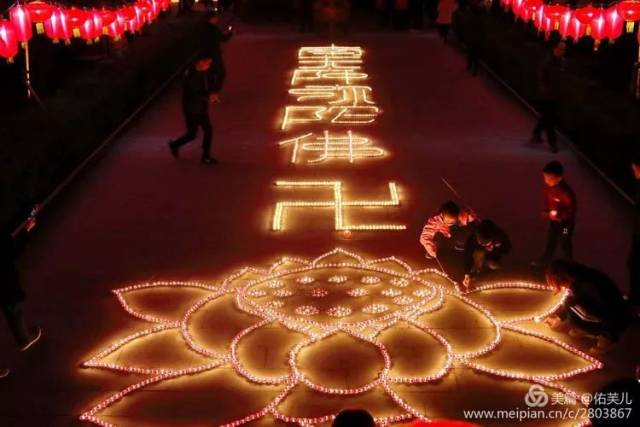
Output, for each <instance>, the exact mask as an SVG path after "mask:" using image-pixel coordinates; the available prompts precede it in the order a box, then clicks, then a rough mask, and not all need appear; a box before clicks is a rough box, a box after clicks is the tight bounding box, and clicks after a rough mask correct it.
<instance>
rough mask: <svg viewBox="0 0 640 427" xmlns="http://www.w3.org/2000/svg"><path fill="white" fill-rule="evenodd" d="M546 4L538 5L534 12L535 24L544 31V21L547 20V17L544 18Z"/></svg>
mask: <svg viewBox="0 0 640 427" xmlns="http://www.w3.org/2000/svg"><path fill="white" fill-rule="evenodd" d="M545 7H546V6H545V5H544V4H542V5H540V6H538V7H537V9H536V11H535V12H534V13H535V15H534V21H533V24H534V25H535V26H536V28H537V29H538V30H540V31H542V29H543V27H544V22H545V18H544V9H545Z"/></svg>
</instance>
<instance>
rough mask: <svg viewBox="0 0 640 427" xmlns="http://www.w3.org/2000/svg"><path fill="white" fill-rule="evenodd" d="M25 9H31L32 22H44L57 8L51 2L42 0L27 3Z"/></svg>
mask: <svg viewBox="0 0 640 427" xmlns="http://www.w3.org/2000/svg"><path fill="white" fill-rule="evenodd" d="M25 9H27V10H28V11H29V17H31V21H32V22H36V23H42V22H44V21H46V20H47V19H49V17H50V16H51V14H52V13H53V11H54V10H55V8H54V7H53V6H51V5H50V4H49V3H45V2H42V1H32V2H31V3H27V4H26V5H25Z"/></svg>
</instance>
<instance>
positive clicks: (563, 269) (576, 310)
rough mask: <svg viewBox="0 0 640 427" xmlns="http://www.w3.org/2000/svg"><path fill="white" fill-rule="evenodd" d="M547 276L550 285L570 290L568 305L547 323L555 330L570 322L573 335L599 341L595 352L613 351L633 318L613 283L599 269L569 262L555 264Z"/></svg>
mask: <svg viewBox="0 0 640 427" xmlns="http://www.w3.org/2000/svg"><path fill="white" fill-rule="evenodd" d="M545 273H546V281H547V284H548V285H549V286H552V287H554V288H555V289H556V290H558V291H561V290H564V289H567V290H568V291H569V297H568V298H567V300H566V301H565V303H564V304H563V305H562V306H561V307H560V309H559V310H558V311H557V312H556V313H555V314H553V315H551V316H549V317H547V318H546V319H545V323H547V324H548V325H549V326H550V327H551V328H553V329H555V328H558V327H559V326H560V325H562V324H564V323H567V324H568V325H569V327H570V328H571V329H570V330H569V334H570V335H571V336H574V337H587V338H593V339H595V340H596V343H595V345H594V346H593V347H591V349H590V350H589V351H590V352H591V353H594V354H600V353H604V352H606V351H607V350H609V348H610V347H611V346H612V344H613V343H615V342H617V341H618V340H619V339H620V335H621V334H622V332H623V331H624V329H625V327H626V325H627V322H628V318H629V311H628V307H627V303H626V301H625V300H624V298H623V297H622V293H621V292H620V290H619V289H618V287H617V286H616V284H615V283H614V282H613V280H612V279H611V278H609V276H607V275H606V274H604V273H602V272H600V271H598V270H595V269H593V268H589V267H586V266H584V265H581V264H578V263H577V262H573V261H567V260H556V261H553V262H552V263H551V264H550V265H549V266H548V267H547V269H546V272H545Z"/></svg>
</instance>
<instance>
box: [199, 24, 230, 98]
mask: <svg viewBox="0 0 640 427" xmlns="http://www.w3.org/2000/svg"><path fill="white" fill-rule="evenodd" d="M219 23H220V16H219V15H218V14H217V13H216V12H209V13H208V14H207V25H206V30H205V34H204V53H205V55H207V56H208V57H209V58H211V59H212V63H211V71H212V72H213V73H214V74H215V75H216V78H217V80H218V91H220V90H222V86H223V85H224V81H225V79H226V78H227V68H226V67H225V65H224V58H223V56H222V43H225V42H227V41H229V39H230V38H231V36H232V35H233V33H232V32H231V30H232V27H231V25H229V26H228V27H227V28H226V29H225V30H221V29H220V26H219Z"/></svg>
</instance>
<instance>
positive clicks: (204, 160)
mask: <svg viewBox="0 0 640 427" xmlns="http://www.w3.org/2000/svg"><path fill="white" fill-rule="evenodd" d="M200 161H201V162H202V164H203V165H215V164H218V161H217V160H216V159H215V158H213V157H203V158H202V160H200Z"/></svg>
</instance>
